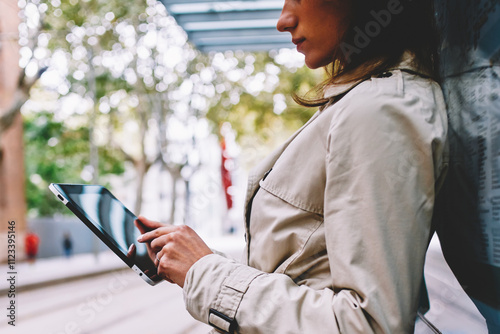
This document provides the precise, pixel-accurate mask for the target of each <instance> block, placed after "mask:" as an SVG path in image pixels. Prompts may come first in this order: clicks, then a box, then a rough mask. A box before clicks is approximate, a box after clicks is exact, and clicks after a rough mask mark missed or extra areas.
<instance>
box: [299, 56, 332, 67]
mask: <svg viewBox="0 0 500 334" xmlns="http://www.w3.org/2000/svg"><path fill="white" fill-rule="evenodd" d="M331 62H332V61H331V60H330V59H327V60H325V59H317V58H313V57H307V56H306V59H305V63H306V66H307V67H308V68H310V69H311V70H315V69H317V68H320V67H323V66H326V65H328V64H330V63H331Z"/></svg>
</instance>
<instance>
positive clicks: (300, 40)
mask: <svg viewBox="0 0 500 334" xmlns="http://www.w3.org/2000/svg"><path fill="white" fill-rule="evenodd" d="M305 40H306V39H305V38H304V37H302V38H293V39H292V43H293V44H295V45H297V46H299V44H300V43H302V42H303V41H305Z"/></svg>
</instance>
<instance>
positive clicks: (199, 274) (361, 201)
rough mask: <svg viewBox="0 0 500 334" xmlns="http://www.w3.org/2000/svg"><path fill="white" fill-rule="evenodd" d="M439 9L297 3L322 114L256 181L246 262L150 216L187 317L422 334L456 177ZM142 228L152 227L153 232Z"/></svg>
mask: <svg viewBox="0 0 500 334" xmlns="http://www.w3.org/2000/svg"><path fill="white" fill-rule="evenodd" d="M432 13H433V12H432V7H431V1H429V0H421V1H411V0H408V1H398V0H389V1H387V0H385V1H379V0H352V1H337V0H331V1H327V0H286V1H285V4H284V7H283V11H282V14H281V17H280V19H279V21H278V30H280V31H285V32H289V33H290V34H291V36H292V41H293V43H295V44H296V45H297V49H298V51H299V52H302V53H303V54H304V55H305V62H306V65H307V66H308V67H310V68H318V67H322V66H325V67H326V68H327V69H328V74H329V76H328V79H327V81H326V82H325V83H323V84H321V85H320V86H318V96H316V97H314V98H309V99H306V98H304V97H296V100H297V101H298V102H299V103H300V104H302V105H307V106H319V107H320V108H319V109H320V110H319V111H318V112H317V113H316V114H315V115H314V116H313V117H312V118H311V120H309V122H308V123H307V124H306V125H304V126H303V127H302V128H301V129H300V130H298V131H297V132H296V133H295V134H294V135H293V136H292V137H291V138H290V139H289V140H288V141H287V142H286V143H285V144H284V145H283V146H282V147H280V148H279V149H277V150H276V151H275V152H274V153H273V154H271V156H270V157H268V158H267V159H266V160H265V161H263V162H262V163H261V164H260V165H259V166H257V167H256V169H255V170H254V171H253V173H252V174H251V175H250V178H249V186H248V194H247V203H246V232H247V233H246V236H247V237H246V238H247V249H246V259H245V260H246V263H244V264H240V263H237V262H234V261H232V260H230V259H227V258H225V257H223V256H222V255H219V254H213V253H212V251H211V250H210V249H209V248H208V247H207V246H206V245H205V244H204V242H203V241H202V240H201V239H200V238H199V237H198V236H197V235H196V233H195V232H193V231H192V230H191V229H189V228H188V227H186V226H164V225H161V224H159V223H156V222H152V221H149V220H147V219H145V218H142V217H141V218H140V222H139V221H138V222H137V225H138V226H139V228H140V229H141V230H142V231H143V232H145V231H146V229H147V228H148V229H154V230H153V231H151V232H148V233H145V234H144V235H142V236H141V238H140V241H141V242H148V243H149V244H150V246H151V249H152V252H153V253H156V261H157V262H156V263H157V264H158V272H159V274H160V275H163V276H164V277H165V278H166V279H167V280H169V281H171V282H174V283H176V284H178V285H179V286H181V287H183V289H184V294H185V302H186V307H187V309H188V311H189V312H190V313H191V314H192V315H193V316H194V317H195V318H196V319H198V320H200V321H203V322H206V323H209V324H211V325H212V326H213V327H214V328H216V329H217V330H218V331H222V332H238V333H306V334H308V333H314V334H316V333H348V334H351V333H372V332H375V333H411V332H413V328H414V323H415V319H416V314H417V307H418V299H419V291H420V288H421V284H422V277H423V264H424V257H425V252H426V248H427V245H428V242H429V239H430V236H431V232H432V227H431V219H432V212H433V206H434V198H435V196H436V192H437V190H438V189H439V184H440V180H441V179H442V177H443V175H444V173H445V172H444V171H445V169H446V166H447V164H446V159H447V157H446V150H445V148H446V131H447V128H446V124H447V120H446V112H445V106H444V103H443V97H442V94H441V90H440V87H439V85H438V84H437V83H436V82H435V81H434V80H433V78H435V73H436V68H435V62H436V58H435V52H434V49H435V40H434V39H433V38H432V36H434V35H433V28H432V27H433V24H432V18H433V15H432ZM141 222H142V224H141Z"/></svg>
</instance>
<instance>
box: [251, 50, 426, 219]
mask: <svg viewBox="0 0 500 334" xmlns="http://www.w3.org/2000/svg"><path fill="white" fill-rule="evenodd" d="M414 60H415V57H414V55H413V54H412V53H410V52H408V51H406V52H405V53H404V54H403V56H402V57H401V61H400V62H399V64H398V65H396V66H394V67H392V68H390V69H389V70H387V71H386V72H390V71H393V70H407V71H409V72H412V73H415V74H417V75H422V76H429V74H428V73H425V72H424V71H421V70H419V69H418V68H417V67H416V66H415V65H414V63H415V61H414ZM362 81H363V80H358V81H353V82H349V83H345V84H337V85H330V86H328V87H326V89H325V92H324V97H325V98H332V100H334V98H335V97H338V96H340V95H342V94H344V93H346V92H348V91H349V90H351V89H352V88H354V87H355V86H356V85H358V84H359V83H361V82H362ZM322 109H323V108H321V109H320V110H319V111H317V112H316V113H315V114H314V115H313V116H312V117H311V118H310V119H309V121H307V123H306V124H304V125H303V126H302V127H301V128H300V129H299V130H297V131H296V132H295V133H294V134H293V135H292V136H291V137H290V138H288V140H287V141H286V142H285V143H283V144H282V145H281V146H279V147H278V148H277V149H275V150H274V151H273V152H272V153H271V154H270V155H269V156H267V158H265V159H264V160H263V161H262V162H261V163H259V164H258V165H257V166H256V167H255V168H253V169H252V171H251V173H250V175H249V177H248V187H247V194H246V200H245V217H246V216H247V210H248V209H249V207H248V204H249V202H250V200H251V199H252V198H253V196H254V194H255V192H256V191H257V189H258V187H259V181H260V180H261V179H262V178H263V177H264V174H265V173H266V172H267V171H269V170H270V169H271V168H272V167H273V166H274V163H275V162H276V160H278V158H279V157H280V156H281V154H282V153H283V151H284V150H285V149H286V148H287V147H288V145H289V144H290V143H291V142H292V141H293V140H294V139H295V137H297V135H298V134H299V133H300V132H301V131H302V130H303V129H304V128H305V127H306V126H308V125H309V124H310V123H311V122H312V121H313V120H314V119H316V117H318V115H319V114H320V113H321V110H322Z"/></svg>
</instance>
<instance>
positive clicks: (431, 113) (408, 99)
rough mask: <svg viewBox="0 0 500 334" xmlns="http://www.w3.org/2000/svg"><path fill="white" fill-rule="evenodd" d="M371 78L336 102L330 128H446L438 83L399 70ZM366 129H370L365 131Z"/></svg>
mask: <svg viewBox="0 0 500 334" xmlns="http://www.w3.org/2000/svg"><path fill="white" fill-rule="evenodd" d="M389 73H390V76H381V77H372V78H370V79H368V80H365V81H363V82H361V83H360V84H358V85H357V86H356V87H354V88H353V89H351V90H350V91H349V92H348V93H347V94H346V95H345V96H344V97H343V98H342V99H340V100H339V101H338V102H337V103H336V104H334V105H332V106H330V107H328V108H326V109H325V112H328V113H332V118H331V122H330V131H332V130H333V129H336V128H338V129H339V130H337V131H361V132H363V131H367V130H370V129H375V128H378V129H380V128H384V127H387V126H389V125H390V127H394V126H395V125H396V126H401V127H402V128H404V126H405V125H408V123H410V124H413V125H417V126H418V127H427V128H429V127H446V108H445V104H444V99H443V96H442V92H441V88H440V86H439V85H438V84H437V83H436V82H435V81H433V80H431V79H427V78H423V77H420V76H418V75H414V74H410V73H406V72H404V71H401V70H394V71H391V72H389ZM369 132H370V131H369Z"/></svg>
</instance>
